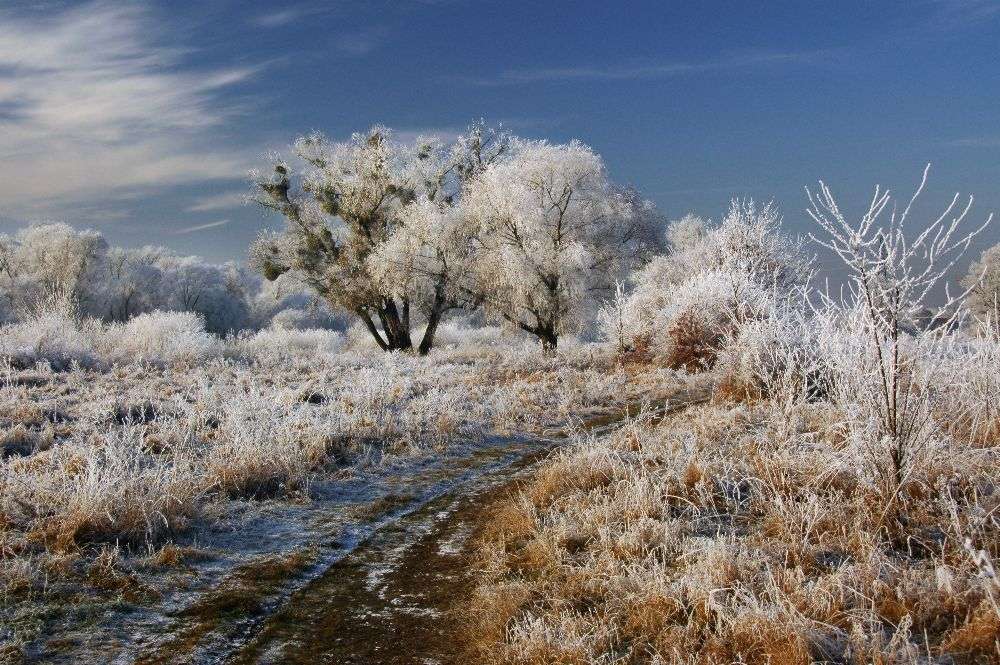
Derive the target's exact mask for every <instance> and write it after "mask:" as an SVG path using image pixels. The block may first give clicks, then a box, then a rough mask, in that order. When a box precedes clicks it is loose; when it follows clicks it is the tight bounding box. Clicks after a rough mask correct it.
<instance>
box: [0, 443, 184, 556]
mask: <svg viewBox="0 0 1000 665" xmlns="http://www.w3.org/2000/svg"><path fill="white" fill-rule="evenodd" d="M142 451H143V445H142V431H141V428H136V427H126V428H123V429H114V430H111V431H109V432H106V433H104V434H102V437H101V440H100V442H99V443H97V444H96V445H95V443H94V442H90V441H87V442H84V441H72V442H69V443H66V444H64V445H60V446H57V447H55V448H53V449H52V450H51V451H49V452H48V453H46V455H47V458H46V460H45V464H44V472H40V470H39V469H38V468H37V464H36V465H32V464H30V463H27V460H26V461H25V463H21V462H15V463H13V464H9V465H4V466H0V510H2V512H3V514H4V515H5V517H6V518H7V519H8V520H10V521H11V523H12V524H15V525H17V526H18V527H19V528H22V529H25V530H29V531H30V530H37V531H40V532H41V533H39V534H38V535H44V537H45V538H46V539H47V540H48V541H49V542H50V543H51V545H50V546H53V547H55V548H56V549H66V548H69V547H70V546H71V545H73V544H74V543H75V542H77V541H80V540H87V539H105V538H119V537H123V538H125V539H127V540H132V541H137V542H142V541H143V540H144V539H154V538H155V537H156V536H157V535H158V534H160V533H163V532H164V531H168V530H170V529H173V528H176V527H178V526H183V524H184V523H185V521H186V520H187V519H188V518H190V517H191V516H192V515H193V514H194V512H195V502H196V500H197V496H198V493H199V489H198V487H197V483H196V481H195V477H194V475H193V473H192V468H191V466H190V464H189V463H186V462H185V461H184V460H183V458H181V457H177V458H175V459H173V460H170V461H169V462H168V463H166V464H164V463H163V461H162V460H158V461H156V460H153V459H152V458H151V457H150V456H149V455H148V454H146V453H144V452H142ZM157 462H159V463H157ZM30 506H44V512H41V513H37V512H35V511H32V510H28V509H27V508H28V507H30Z"/></svg>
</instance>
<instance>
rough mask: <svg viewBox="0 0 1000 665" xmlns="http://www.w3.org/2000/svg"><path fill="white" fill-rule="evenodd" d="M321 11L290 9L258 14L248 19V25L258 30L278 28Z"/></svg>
mask: <svg viewBox="0 0 1000 665" xmlns="http://www.w3.org/2000/svg"><path fill="white" fill-rule="evenodd" d="M321 11H322V9H321V8H319V7H290V8H288V9H279V10H277V11H273V12H268V13H266V14H259V15H257V16H255V17H253V18H252V19H250V23H252V24H253V25H256V26H257V27H260V28H280V27H282V26H286V25H289V24H291V23H295V22H296V21H298V20H300V19H303V18H305V17H307V16H311V15H313V14H318V13H320V12H321Z"/></svg>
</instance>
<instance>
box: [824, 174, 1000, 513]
mask: <svg viewBox="0 0 1000 665" xmlns="http://www.w3.org/2000/svg"><path fill="white" fill-rule="evenodd" d="M929 169H930V165H928V166H927V168H926V169H924V173H923V178H922V179H921V182H920V185H919V186H918V187H917V189H916V191H915V192H914V194H913V196H912V197H911V198H910V200H909V202H908V203H907V204H906V206H905V207H900V206H897V205H896V204H895V202H894V201H893V200H892V198H891V196H890V193H889V192H888V191H887V190H886V191H883V190H881V189H880V188H879V187H877V186H876V188H875V193H874V195H873V197H872V201H871V205H870V206H869V208H868V210H867V211H866V212H865V213H864V214H863V215H861V217H860V218H859V219H858V220H857V221H856V222H850V221H849V220H848V219H847V218H846V217H845V216H844V214H843V213H842V212H841V211H840V208H839V207H838V205H837V202H836V200H835V198H834V196H833V193H832V192H831V190H830V189H829V187H827V186H826V185H825V184H824V183H823V182H822V181H820V184H819V192H818V193H817V194H815V195H814V194H813V193H812V192H809V200H810V204H811V207H810V208H809V210H808V212H809V214H810V216H812V218H813V219H814V220H815V221H816V222H817V224H819V226H820V227H821V228H822V229H823V231H824V232H825V237H824V239H822V240H820V241H819V242H820V243H821V244H823V245H824V246H826V247H827V248H829V249H830V250H832V251H833V252H834V253H835V254H836V255H837V256H838V257H839V258H840V260H841V261H842V263H843V265H844V267H845V268H846V270H847V277H848V293H847V295H846V299H845V300H844V301H843V302H841V301H839V300H833V299H832V298H830V297H829V296H827V297H826V298H825V300H826V303H825V305H826V310H827V313H826V317H827V318H828V319H829V318H833V319H834V321H833V323H832V325H830V326H829V327H830V328H832V330H831V331H830V332H829V333H828V334H827V335H825V336H824V339H826V340H830V343H829V345H828V348H827V349H825V355H826V356H827V357H829V358H830V359H831V360H830V361H829V362H830V364H831V365H832V366H834V367H835V368H836V369H838V370H839V371H838V372H836V375H835V377H834V384H835V386H836V387H837V391H838V394H839V395H840V397H841V400H840V401H841V403H842V404H843V405H845V406H847V407H848V408H847V409H846V411H847V414H846V415H847V418H846V424H847V425H848V428H849V431H850V432H851V434H852V435H853V436H854V437H856V439H857V444H858V445H859V446H860V447H861V449H862V452H864V454H865V456H866V457H867V458H868V460H869V462H870V465H871V468H872V469H873V470H874V471H875V472H876V473H877V474H878V476H879V477H880V480H881V483H882V484H881V492H882V494H883V496H884V497H887V498H888V497H894V496H896V495H897V494H898V493H899V491H900V489H901V488H902V486H903V485H904V483H906V482H907V479H908V478H909V476H910V474H911V471H912V469H913V467H914V466H915V465H917V464H919V461H920V457H921V456H923V455H927V454H931V453H932V449H933V448H934V447H935V446H937V445H938V444H939V443H940V442H939V440H938V438H937V436H936V434H937V433H936V431H935V427H934V421H933V418H932V412H933V408H934V402H935V397H936V395H938V394H940V391H943V390H948V389H949V388H951V386H952V384H953V383H956V382H960V381H961V380H962V377H961V375H949V374H947V373H946V372H944V371H943V370H944V369H946V368H947V365H946V364H945V363H943V362H942V359H943V358H944V357H945V356H947V355H949V354H950V350H949V349H950V347H951V346H952V345H953V344H955V336H954V335H952V334H951V328H953V327H955V325H954V324H955V322H957V321H958V319H959V318H960V316H961V315H962V313H963V309H962V308H961V307H960V306H959V305H960V304H961V303H960V301H959V299H958V298H954V297H949V296H948V295H947V293H946V296H945V299H944V301H943V302H941V303H939V304H937V305H936V306H935V307H933V308H931V310H930V311H931V314H930V318H931V319H932V320H935V319H942V318H943V319H944V322H945V323H944V325H941V326H939V327H937V328H936V329H933V328H932V329H930V330H926V331H922V332H920V331H918V332H916V333H915V334H909V333H910V331H911V330H913V329H914V322H915V320H916V319H917V318H918V316H921V315H924V313H925V311H926V310H927V309H928V304H929V302H930V300H929V297H930V294H931V293H932V292H933V291H934V288H935V286H937V284H938V283H940V282H942V281H943V280H944V278H945V277H946V275H947V274H948V271H949V270H950V268H951V267H952V266H953V265H954V264H955V263H956V261H958V260H959V259H960V258H961V257H962V255H963V254H964V252H965V251H966V249H968V247H969V244H970V243H971V241H972V239H973V238H974V237H975V236H976V235H977V234H978V233H979V232H980V231H982V230H983V228H985V226H986V225H987V224H989V222H990V220H991V219H992V215H990V216H989V217H987V219H986V222H985V223H984V224H983V225H982V226H980V227H979V228H978V229H973V230H972V231H970V232H968V233H962V232H961V225H962V223H963V222H964V220H965V219H966V217H967V216H968V213H969V210H970V209H971V207H972V197H969V200H968V203H967V204H966V205H964V206H959V205H957V204H958V200H959V195H958V194H955V196H954V198H952V201H951V203H950V204H949V205H948V207H947V208H946V209H945V210H944V212H942V213H941V214H940V215H939V216H938V217H937V218H936V219H932V220H931V221H929V222H928V223H926V224H925V225H924V226H923V228H919V229H917V230H916V232H914V231H913V230H911V229H910V228H909V224H908V222H910V213H911V210H912V207H913V204H914V202H915V201H916V200H917V198H918V197H919V195H920V193H921V192H922V191H923V188H924V185H925V184H926V182H927V173H928V171H929ZM807 191H808V190H807ZM887 211H888V212H887ZM887 510H888V508H887Z"/></svg>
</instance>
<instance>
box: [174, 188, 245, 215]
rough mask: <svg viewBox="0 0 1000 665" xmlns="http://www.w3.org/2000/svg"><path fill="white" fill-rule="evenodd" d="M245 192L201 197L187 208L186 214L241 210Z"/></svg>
mask: <svg viewBox="0 0 1000 665" xmlns="http://www.w3.org/2000/svg"><path fill="white" fill-rule="evenodd" d="M246 201H247V192H223V193H221V194H212V195H211V196H203V197H201V198H199V199H197V200H195V201H194V203H192V204H191V205H190V206H189V207H188V208H187V211H188V212H209V211H212V210H229V209H231V208H241V207H243V206H244V205H246Z"/></svg>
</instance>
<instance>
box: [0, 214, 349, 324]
mask: <svg viewBox="0 0 1000 665" xmlns="http://www.w3.org/2000/svg"><path fill="white" fill-rule="evenodd" d="M157 310H159V311H167V312H191V313H194V314H197V315H199V316H200V317H201V318H202V319H203V321H204V324H205V328H206V329H207V330H209V331H211V332H214V333H216V334H219V335H223V334H225V333H228V332H231V331H238V330H245V329H258V328H263V327H265V326H267V325H269V324H270V323H272V322H277V323H280V324H281V325H284V326H287V327H294V328H325V327H338V326H339V325H340V324H341V321H339V320H338V319H337V318H336V317H335V316H334V315H333V314H332V312H331V311H330V310H329V308H328V307H326V305H325V304H323V303H322V302H320V301H318V300H317V299H316V298H315V297H314V296H313V295H312V294H310V293H309V292H308V290H307V289H306V287H305V286H304V285H302V284H299V283H297V282H296V281H295V280H294V278H293V276H291V275H289V276H287V277H285V278H284V279H281V280H276V281H274V282H269V281H266V280H263V279H261V278H260V277H259V276H258V275H256V274H255V273H253V272H252V271H250V270H248V269H247V268H245V267H243V266H240V265H239V264H237V263H235V262H231V263H225V264H221V265H219V264H212V263H207V262H205V261H203V260H201V259H199V258H198V257H194V256H181V255H178V254H176V253H175V252H173V251H171V250H169V249H166V248H163V247H152V246H147V247H142V248H139V249H126V248H122V247H115V246H112V245H110V244H109V243H108V241H107V240H106V239H105V238H104V237H103V236H102V235H101V234H100V233H97V232H94V231H78V230H75V229H73V228H72V227H70V226H68V225H66V224H42V225H34V226H29V227H27V228H24V229H22V230H20V231H18V232H17V233H16V234H14V235H13V236H4V235H0V323H3V322H8V323H9V322H15V321H29V320H33V319H37V318H38V317H40V316H42V315H44V314H46V313H50V312H53V311H54V312H58V313H62V314H68V315H71V316H72V317H74V318H93V319H98V320H101V321H105V322H109V323H111V322H126V321H129V320H131V319H132V318H134V317H135V316H137V315H139V314H144V313H148V312H153V311H157Z"/></svg>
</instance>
